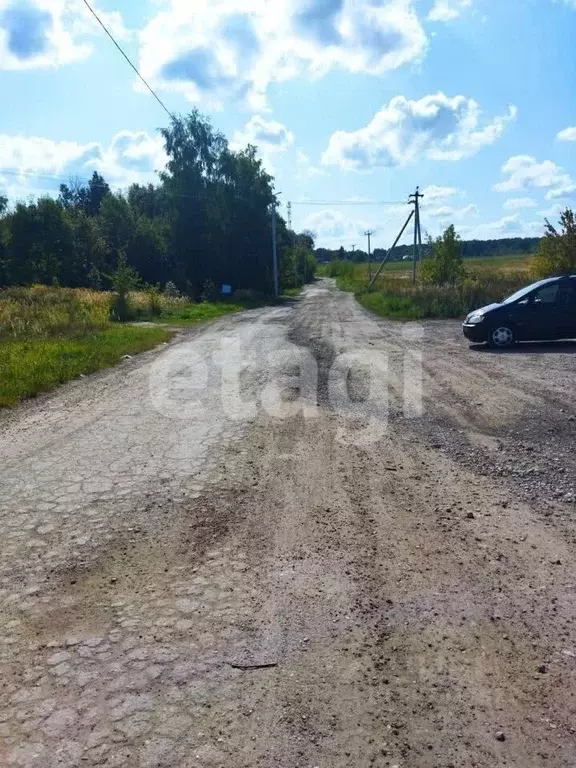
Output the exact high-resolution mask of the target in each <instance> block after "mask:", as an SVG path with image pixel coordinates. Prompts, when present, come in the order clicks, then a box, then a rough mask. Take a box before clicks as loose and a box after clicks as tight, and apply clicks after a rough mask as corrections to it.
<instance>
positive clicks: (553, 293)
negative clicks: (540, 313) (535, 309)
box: [534, 283, 558, 305]
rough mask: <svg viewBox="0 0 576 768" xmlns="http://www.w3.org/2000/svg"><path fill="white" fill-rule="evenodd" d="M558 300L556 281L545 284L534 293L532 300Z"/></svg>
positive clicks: (541, 302) (544, 302) (545, 301)
mask: <svg viewBox="0 0 576 768" xmlns="http://www.w3.org/2000/svg"><path fill="white" fill-rule="evenodd" d="M557 300H558V283H552V285H545V286H544V288H540V290H538V291H536V292H535V293H534V301H536V302H538V303H540V304H548V305H550V304H556V302H557Z"/></svg>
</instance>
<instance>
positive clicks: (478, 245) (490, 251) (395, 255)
mask: <svg viewBox="0 0 576 768" xmlns="http://www.w3.org/2000/svg"><path fill="white" fill-rule="evenodd" d="M539 245H540V238H539V237H507V238H502V239H501V240H462V241H460V248H461V251H462V256H463V258H465V259H476V258H490V257H493V256H513V255H518V256H522V255H526V254H529V253H536V251H537V250H538V247H539ZM422 251H423V254H421V255H424V256H426V255H430V254H431V252H432V251H431V246H430V244H428V243H424V244H423V245H422ZM315 253H316V258H317V259H318V261H320V262H328V261H333V260H334V259H338V260H339V261H354V262H358V263H360V262H364V261H368V253H367V252H366V251H363V250H358V249H356V250H354V251H346V250H345V249H344V248H343V247H341V248H339V249H337V250H330V249H328V248H317V249H316V251H315ZM413 253H414V246H413V245H399V246H397V247H396V248H395V249H394V251H393V252H392V254H391V256H390V259H389V261H402V259H403V258H404V257H406V256H410V257H412V254H413ZM385 255H386V250H385V249H384V248H375V249H374V252H373V253H372V259H373V260H374V261H381V260H382V259H383V258H384V256H385Z"/></svg>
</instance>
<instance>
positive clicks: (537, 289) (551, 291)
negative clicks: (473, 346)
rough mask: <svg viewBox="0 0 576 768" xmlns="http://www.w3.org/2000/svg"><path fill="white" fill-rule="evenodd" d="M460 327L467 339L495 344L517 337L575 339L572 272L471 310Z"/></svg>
mask: <svg viewBox="0 0 576 768" xmlns="http://www.w3.org/2000/svg"><path fill="white" fill-rule="evenodd" d="M462 327H463V330H464V336H466V338H467V339H469V340H470V341H473V342H476V343H482V342H487V343H488V344H490V346H492V347H498V348H503V347H509V346H511V345H512V344H514V343H515V342H517V341H544V340H555V339H576V275H571V276H566V277H551V278H549V279H548V280H540V282H538V283H533V284H532V285H529V286H527V287H526V288H522V289H521V290H520V291H518V292H517V293H515V294H513V295H512V296H509V297H508V298H507V299H504V301H503V302H501V303H500V304H489V305H488V306H487V307H482V308H481V309H477V310H475V311H474V312H471V313H470V314H469V315H468V317H467V318H466V320H465V321H464V324H463V326H462Z"/></svg>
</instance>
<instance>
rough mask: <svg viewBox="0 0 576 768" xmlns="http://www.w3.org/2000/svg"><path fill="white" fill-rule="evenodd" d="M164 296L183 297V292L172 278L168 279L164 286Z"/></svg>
mask: <svg viewBox="0 0 576 768" xmlns="http://www.w3.org/2000/svg"><path fill="white" fill-rule="evenodd" d="M164 296H166V298H167V299H179V298H181V293H180V291H179V290H178V288H177V287H176V283H173V282H172V280H168V282H167V283H166V285H165V286H164Z"/></svg>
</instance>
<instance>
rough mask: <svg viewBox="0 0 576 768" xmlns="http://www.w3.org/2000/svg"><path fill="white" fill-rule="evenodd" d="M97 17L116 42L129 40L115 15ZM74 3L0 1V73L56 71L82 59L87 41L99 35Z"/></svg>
mask: <svg viewBox="0 0 576 768" xmlns="http://www.w3.org/2000/svg"><path fill="white" fill-rule="evenodd" d="M97 13H98V14H99V15H100V17H101V18H102V20H103V22H104V23H105V24H106V25H107V26H108V27H109V29H110V30H111V32H112V33H113V34H114V35H115V36H116V37H117V38H119V39H125V38H126V37H127V36H128V33H127V31H126V29H125V28H124V25H123V22H122V17H121V15H120V13H119V12H118V11H111V12H107V11H100V10H99V9H97ZM102 34H103V32H102V29H101V28H100V27H99V26H98V24H97V22H96V20H95V19H94V17H93V16H92V15H91V14H90V12H89V11H88V9H87V8H86V6H85V5H84V4H83V3H79V2H76V0H27V2H19V0H0V70H27V69H41V68H56V67H61V66H64V65H65V64H70V63H72V62H75V61H78V60H80V59H84V58H86V57H87V56H89V55H90V53H91V51H92V48H91V46H90V45H89V44H88V43H87V42H86V38H89V37H90V36H93V35H102Z"/></svg>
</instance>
